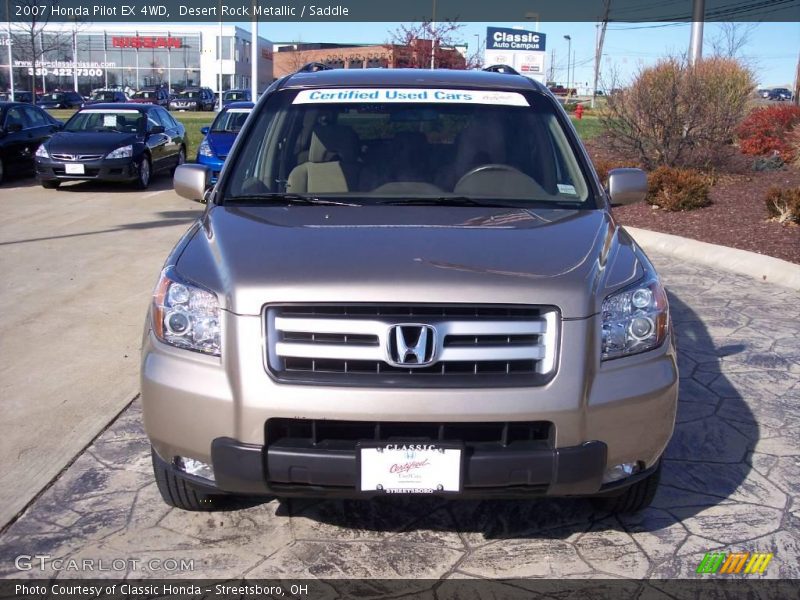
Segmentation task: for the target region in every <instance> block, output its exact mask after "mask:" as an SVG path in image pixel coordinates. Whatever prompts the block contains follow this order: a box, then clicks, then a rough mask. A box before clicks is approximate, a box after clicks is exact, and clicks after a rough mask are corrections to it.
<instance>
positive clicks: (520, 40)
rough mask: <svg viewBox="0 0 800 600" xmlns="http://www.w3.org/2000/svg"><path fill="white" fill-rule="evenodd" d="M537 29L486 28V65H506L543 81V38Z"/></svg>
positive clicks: (543, 35) (544, 37) (544, 36)
mask: <svg viewBox="0 0 800 600" xmlns="http://www.w3.org/2000/svg"><path fill="white" fill-rule="evenodd" d="M546 37H547V36H546V35H545V34H543V33H539V32H538V31H525V30H524V29H508V28H507V27H487V28H486V56H485V61H486V64H487V65H508V66H510V67H514V68H515V69H516V70H517V71H519V73H520V74H522V75H525V76H526V77H530V78H531V79H536V80H538V81H541V82H542V83H544V80H545V70H544V61H545V39H546Z"/></svg>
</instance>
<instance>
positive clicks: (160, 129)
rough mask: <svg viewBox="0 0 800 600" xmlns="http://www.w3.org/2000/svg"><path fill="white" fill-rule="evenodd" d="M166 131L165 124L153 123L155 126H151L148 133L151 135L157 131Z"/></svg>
mask: <svg viewBox="0 0 800 600" xmlns="http://www.w3.org/2000/svg"><path fill="white" fill-rule="evenodd" d="M164 131H165V130H164V126H163V125H153V127H151V128H150V130H149V131H148V132H147V133H148V134H150V135H156V134H157V133H164Z"/></svg>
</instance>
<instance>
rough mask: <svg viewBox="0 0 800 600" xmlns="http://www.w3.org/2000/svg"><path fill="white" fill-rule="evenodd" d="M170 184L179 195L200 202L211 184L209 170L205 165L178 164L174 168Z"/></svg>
mask: <svg viewBox="0 0 800 600" xmlns="http://www.w3.org/2000/svg"><path fill="white" fill-rule="evenodd" d="M172 184H173V186H174V187H175V193H176V194H178V195H179V196H181V197H183V198H187V199H189V200H195V201H196V202H202V201H203V197H204V196H205V193H206V189H207V188H208V187H210V185H211V170H210V169H209V168H208V167H206V166H205V165H180V166H179V167H178V168H177V169H175V175H174V176H173V178H172Z"/></svg>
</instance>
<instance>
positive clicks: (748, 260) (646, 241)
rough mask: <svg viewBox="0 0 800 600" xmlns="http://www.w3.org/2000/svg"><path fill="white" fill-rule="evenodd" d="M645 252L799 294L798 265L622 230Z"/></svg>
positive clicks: (673, 237) (665, 235) (654, 233)
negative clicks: (684, 261) (652, 252)
mask: <svg viewBox="0 0 800 600" xmlns="http://www.w3.org/2000/svg"><path fill="white" fill-rule="evenodd" d="M625 230H626V231H627V232H628V233H629V234H630V235H631V237H632V238H633V239H634V240H635V241H636V243H638V244H639V245H640V246H641V247H642V248H644V249H645V250H646V251H650V250H652V251H654V252H661V253H663V254H667V255H669V256H673V257H675V258H682V259H685V260H687V261H690V262H695V263H701V264H704V265H708V266H710V267H717V268H719V269H724V270H726V271H731V272H733V273H738V274H739V275H745V276H747V277H752V278H753V279H757V280H759V281H763V282H766V283H773V284H775V285H780V286H782V287H786V288H789V289H791V290H794V291H800V265H796V264H793V263H790V262H788V261H785V260H781V259H780V258H773V257H771V256H764V255H763V254H756V253H755V252H748V251H747V250H739V249H738V248H728V247H727V246H718V245H717V244H709V243H708V242H699V241H697V240H691V239H689V238H685V237H680V236H677V235H670V234H668V233H659V232H657V231H650V230H649V229H638V228H636V227H625Z"/></svg>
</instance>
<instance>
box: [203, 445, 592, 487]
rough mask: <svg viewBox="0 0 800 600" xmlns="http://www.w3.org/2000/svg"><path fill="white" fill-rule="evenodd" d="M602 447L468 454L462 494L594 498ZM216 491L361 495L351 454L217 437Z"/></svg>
mask: <svg viewBox="0 0 800 600" xmlns="http://www.w3.org/2000/svg"><path fill="white" fill-rule="evenodd" d="M606 455H607V448H606V445H605V444H604V443H603V442H600V441H592V442H586V443H585V444H582V445H580V446H571V447H565V448H555V449H553V448H544V447H542V445H541V444H537V443H535V442H534V443H519V444H511V445H509V446H507V447H501V448H480V447H475V448H470V447H467V448H466V449H465V453H464V461H465V462H464V479H463V490H462V494H461V495H462V496H475V497H501V496H502V497H518V496H527V495H543V494H546V495H554V496H571V495H592V494H596V493H597V492H599V491H600V489H601V485H602V478H603V472H604V471H605V468H606ZM211 460H212V463H213V466H214V476H215V479H216V483H217V486H218V487H219V488H220V489H221V490H224V491H227V492H232V493H238V494H276V495H285V496H339V497H345V496H346V497H359V496H370V495H375V494H374V493H373V492H361V491H360V490H358V489H357V486H358V470H357V469H358V467H357V456H356V451H354V450H351V449H347V450H344V449H335V448H318V447H314V446H311V445H310V444H309V445H308V446H302V445H298V444H296V443H295V444H291V445H288V444H287V445H278V444H273V445H270V446H269V447H268V448H267V449H266V450H265V449H264V447H263V446H259V445H251V444H242V443H240V442H238V441H236V440H234V439H232V438H218V439H216V440H214V442H213V443H212V446H211Z"/></svg>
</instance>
